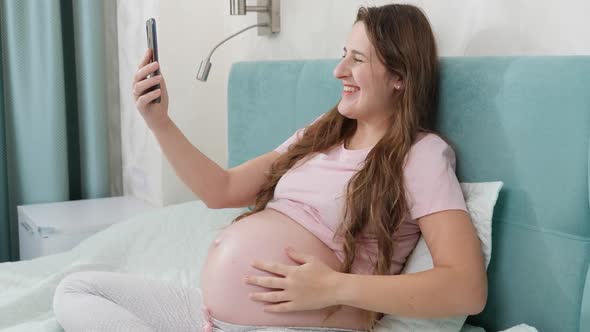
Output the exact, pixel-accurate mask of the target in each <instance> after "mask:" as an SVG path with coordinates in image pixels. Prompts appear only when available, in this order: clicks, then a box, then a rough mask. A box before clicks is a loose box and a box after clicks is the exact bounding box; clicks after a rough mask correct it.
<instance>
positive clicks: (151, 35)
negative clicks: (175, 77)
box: [145, 17, 161, 103]
mask: <svg viewBox="0 0 590 332" xmlns="http://www.w3.org/2000/svg"><path fill="white" fill-rule="evenodd" d="M145 32H146V36H147V47H148V48H149V49H151V50H152V58H151V61H150V63H151V62H154V61H159V60H158V34H157V33H156V19H155V18H153V17H151V18H150V19H148V20H147V21H145ZM156 75H160V69H159V68H158V69H157V70H156V71H155V72H153V73H150V74H148V75H147V78H150V77H153V76H156ZM159 88H160V84H159V83H158V84H156V85H154V86H152V87H151V88H149V89H147V91H146V93H147V92H150V91H154V90H156V89H159ZM160 100H161V99H160V97H158V98H156V99H154V100H153V101H152V103H160Z"/></svg>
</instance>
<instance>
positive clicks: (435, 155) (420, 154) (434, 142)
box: [407, 132, 455, 166]
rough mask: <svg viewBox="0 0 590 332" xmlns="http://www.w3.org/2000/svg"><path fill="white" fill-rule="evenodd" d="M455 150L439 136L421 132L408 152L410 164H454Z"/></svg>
mask: <svg viewBox="0 0 590 332" xmlns="http://www.w3.org/2000/svg"><path fill="white" fill-rule="evenodd" d="M454 159H455V152H454V151H453V148H452V147H451V146H450V145H449V144H448V143H447V142H446V141H445V140H444V139H443V138H442V137H441V136H439V135H437V134H434V133H424V132H421V133H420V134H419V135H418V137H417V138H416V140H415V142H414V144H412V147H411V148H410V151H409V152H408V164H407V166H410V165H413V164H424V163H432V162H441V161H451V162H452V163H454Z"/></svg>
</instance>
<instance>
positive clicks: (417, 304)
mask: <svg viewBox="0 0 590 332" xmlns="http://www.w3.org/2000/svg"><path fill="white" fill-rule="evenodd" d="M418 225H419V226H420V230H421V231H422V234H423V236H424V239H425V241H426V244H427V245H428V248H429V250H430V253H431V255H432V260H433V263H434V268H433V269H430V270H427V271H423V272H418V273H412V274H403V275H395V276H391V275H388V276H382V275H379V276H376V275H359V274H345V273H338V274H336V281H335V283H334V297H335V301H334V302H335V303H337V304H344V305H349V306H353V307H358V308H362V309H366V310H372V311H376V312H382V313H385V314H393V315H397V316H404V317H413V318H437V317H451V316H460V315H473V314H477V313H479V312H481V311H482V310H483V308H484V307H485V303H486V299H487V276H486V270H485V262H484V258H483V254H482V251H481V243H480V240H479V238H478V237H477V234H476V232H475V228H474V226H473V224H472V222H471V218H470V217H469V214H467V213H466V212H465V211H462V210H447V211H441V212H437V213H433V214H430V215H427V216H424V217H422V218H420V219H418Z"/></svg>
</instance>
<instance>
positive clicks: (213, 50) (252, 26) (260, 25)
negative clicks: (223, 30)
mask: <svg viewBox="0 0 590 332" xmlns="http://www.w3.org/2000/svg"><path fill="white" fill-rule="evenodd" d="M264 26H268V23H259V24H253V25H251V26H248V27H245V28H244V29H242V30H240V31H238V32H236V33H234V34H232V35H230V36H229V37H227V38H225V39H224V40H222V41H220V42H219V43H218V44H217V45H215V47H213V49H212V50H211V52H209V55H208V56H207V60H209V59H211V56H212V55H213V52H215V50H216V49H217V48H218V47H219V46H221V44H223V43H225V42H226V41H228V40H230V39H232V38H233V37H235V36H237V35H239V34H240V33H242V32H244V31H246V30H248V29H252V28H255V27H264Z"/></svg>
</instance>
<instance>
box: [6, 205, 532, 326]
mask: <svg viewBox="0 0 590 332" xmlns="http://www.w3.org/2000/svg"><path fill="white" fill-rule="evenodd" d="M243 211H246V209H221V210H213V209H207V208H206V207H205V205H204V204H203V203H202V202H201V201H193V202H188V203H183V204H177V205H172V206H168V207H166V208H162V209H157V210H154V211H150V212H146V213H144V214H141V215H138V216H136V217H133V218H130V219H128V220H127V221H125V222H122V223H119V224H115V225H112V226H111V227H109V228H107V229H105V230H103V231H101V232H99V233H96V234H94V235H92V236H91V237H89V238H88V239H86V240H84V241H83V242H81V243H80V244H79V245H78V246H76V247H75V248H73V249H72V250H70V251H67V252H64V253H60V254H55V255H50V256H45V257H40V258H37V259H33V260H28V261H21V262H14V263H2V264H0V332H25V331H26V332H34V331H49V332H57V331H63V329H62V328H61V327H60V326H59V324H58V323H57V322H56V320H55V317H54V315H53V311H52V301H53V293H54V290H55V287H56V286H57V284H58V283H59V282H60V280H61V279H62V278H63V277H64V276H66V275H67V274H70V273H72V272H75V271H84V270H102V271H120V272H126V273H132V274H138V275H143V276H147V277H151V278H158V279H162V280H165V281H174V282H176V283H177V284H180V285H183V286H187V287H188V286H195V285H197V286H198V285H199V284H200V271H201V268H202V265H203V262H204V260H205V255H206V253H207V249H208V248H209V245H210V243H211V242H212V241H213V239H214V238H215V235H216V234H217V233H218V232H219V230H220V228H221V227H223V226H225V225H228V224H229V223H230V221H231V220H232V219H233V218H234V217H235V216H237V215H238V214H240V213H241V212H243ZM81 222H82V220H81ZM471 328H473V329H471ZM464 330H466V331H482V329H480V328H478V329H475V328H474V327H468V326H466V327H465V328H464ZM525 331H526V332H529V331H536V330H528V329H517V330H514V331H513V330H510V332H525ZM378 332H387V331H378Z"/></svg>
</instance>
